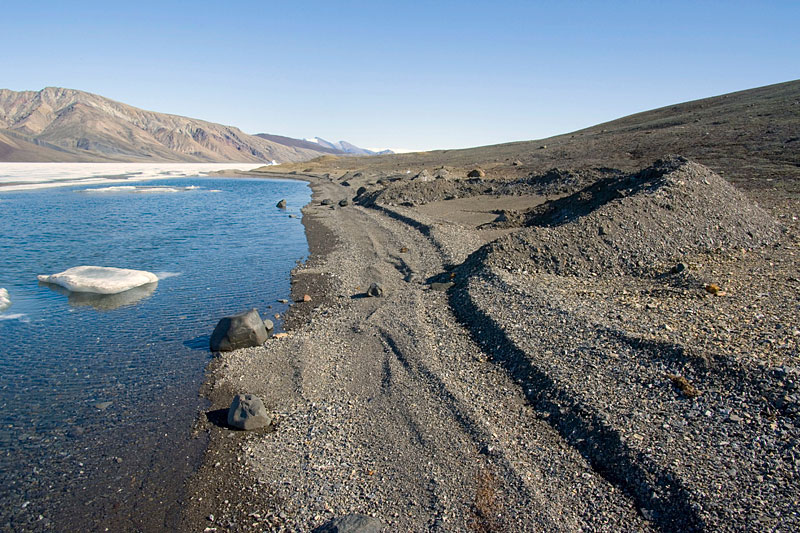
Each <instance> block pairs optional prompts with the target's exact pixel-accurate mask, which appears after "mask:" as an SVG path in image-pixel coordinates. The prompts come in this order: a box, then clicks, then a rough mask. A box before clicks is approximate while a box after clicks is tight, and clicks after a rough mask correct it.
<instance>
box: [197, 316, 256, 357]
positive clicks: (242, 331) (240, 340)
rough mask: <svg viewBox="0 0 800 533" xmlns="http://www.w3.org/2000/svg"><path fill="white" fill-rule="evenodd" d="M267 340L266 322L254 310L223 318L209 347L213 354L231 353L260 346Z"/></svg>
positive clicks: (213, 334) (212, 336) (212, 335)
mask: <svg viewBox="0 0 800 533" xmlns="http://www.w3.org/2000/svg"><path fill="white" fill-rule="evenodd" d="M267 338H268V337H267V330H266V329H265V328H264V321H263V320H261V316H260V315H259V314H258V311H257V310H256V309H255V308H254V309H250V310H249V311H245V312H243V313H239V314H238V315H233V316H226V317H223V318H222V319H221V320H220V321H219V322H218V323H217V327H216V328H214V333H212V334H211V340H210V342H209V345H210V347H211V351H212V352H229V351H231V350H238V349H240V348H249V347H251V346H259V345H261V344H264V341H266V340H267Z"/></svg>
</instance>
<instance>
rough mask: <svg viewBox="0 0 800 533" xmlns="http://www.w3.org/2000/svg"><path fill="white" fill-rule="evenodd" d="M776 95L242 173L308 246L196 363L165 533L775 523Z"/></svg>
mask: <svg viewBox="0 0 800 533" xmlns="http://www.w3.org/2000/svg"><path fill="white" fill-rule="evenodd" d="M798 105H800V82H789V83H785V84H780V85H775V86H770V87H764V88H759V89H754V90H752V91H745V92H742V93H735V94H731V95H725V96H721V97H715V98H710V99H706V100H700V101H697V102H689V103H686V104H680V105H677V106H670V107H668V108H663V109H659V110H654V111H650V112H646V113H641V114H638V115H633V116H631V117H625V118H623V119H620V120H617V121H614V122H610V123H606V124H602V125H598V126H594V127H592V128H587V129H586V130H581V131H578V132H574V133H572V134H566V135H561V136H557V137H553V138H550V139H546V140H544V141H536V142H525V143H510V144H506V145H498V146H494V147H481V148H474V149H467V150H451V151H447V150H445V151H436V152H426V153H417V154H402V155H398V156H381V157H374V158H336V157H323V158H319V159H317V160H314V161H311V162H306V163H299V164H295V165H282V166H281V167H280V168H272V167H264V168H262V169H258V171H257V172H250V173H248V175H250V176H257V175H261V176H269V177H287V178H292V179H305V180H307V181H309V182H310V184H311V187H312V190H313V198H312V202H311V203H310V204H309V205H307V206H306V207H305V208H304V209H303V214H304V216H303V223H304V224H305V227H306V234H307V236H308V239H309V245H310V250H311V257H310V259H309V260H308V262H307V263H305V264H303V265H299V266H298V267H297V268H296V269H295V270H294V272H293V276H292V294H293V300H294V303H293V304H292V305H291V307H290V310H289V312H288V313H287V314H286V316H285V317H281V319H282V320H283V321H284V322H283V323H284V326H285V327H286V329H287V332H288V335H286V336H281V337H280V338H273V339H270V340H268V341H267V342H266V343H265V345H264V346H260V347H256V348H248V349H244V350H238V351H234V352H228V353H224V354H221V355H219V356H218V357H215V359H214V360H213V361H212V363H211V364H210V366H209V368H208V372H207V382H206V384H205V386H204V390H203V392H202V393H203V395H204V396H205V397H207V398H208V399H209V400H210V402H211V404H212V407H211V409H210V410H209V411H208V412H205V413H201V415H200V417H199V418H198V422H197V424H196V428H195V431H196V432H197V434H198V436H201V435H209V436H210V446H209V448H208V450H207V452H206V456H205V460H204V464H203V466H202V467H201V469H200V470H199V471H198V473H197V474H196V476H195V477H194V478H193V479H192V481H191V482H190V484H189V494H188V495H187V499H186V501H185V507H184V513H183V525H184V529H185V530H187V531H204V530H205V531H313V530H315V529H317V528H322V529H318V530H319V531H325V530H326V529H324V527H323V526H324V525H325V524H326V523H329V521H330V520H332V519H336V518H341V517H345V516H349V515H362V516H367V517H374V519H375V520H376V522H374V523H373V524H374V527H372V528H371V529H362V530H361V531H368V530H369V531H374V530H381V529H382V530H383V531H454V532H455V531H564V532H566V531H569V532H572V531H650V530H653V531H664V532H667V531H753V530H756V531H796V530H798V529H800V516H799V515H798V510H800V449H798V442H800V390H798V386H800V364H799V363H800V354H799V353H798V343H800V319H799V318H800V262H799V261H798V254H800V223H799V222H798V213H800V209H798V201H800V172H799V171H798V168H800V143H798V142H797V136H796V132H797V112H796V109H797V106H798ZM665 153H673V154H681V155H682V156H684V157H681V156H665V155H664V154H665ZM556 167H557V168H556ZM368 293H370V294H377V295H378V296H370V295H369V294H368ZM239 393H248V394H255V395H257V396H259V397H260V398H262V399H263V400H264V402H265V403H266V406H267V409H268V411H269V412H270V414H271V415H272V417H273V423H272V424H271V426H270V427H269V428H265V429H262V430H257V431H252V432H243V431H235V430H232V429H230V428H228V427H227V425H226V424H225V419H226V415H227V408H228V406H229V405H230V402H231V399H232V398H233V396H234V395H235V394H239ZM375 524H379V525H375ZM328 530H329V529H328Z"/></svg>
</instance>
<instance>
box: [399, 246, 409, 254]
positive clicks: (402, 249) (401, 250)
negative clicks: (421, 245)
mask: <svg viewBox="0 0 800 533" xmlns="http://www.w3.org/2000/svg"><path fill="white" fill-rule="evenodd" d="M400 253H401V254H405V253H408V248H406V247H405V246H403V247H402V248H400Z"/></svg>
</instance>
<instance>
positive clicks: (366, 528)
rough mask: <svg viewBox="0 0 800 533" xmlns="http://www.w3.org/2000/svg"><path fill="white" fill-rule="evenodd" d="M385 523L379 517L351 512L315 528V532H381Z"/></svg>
mask: <svg viewBox="0 0 800 533" xmlns="http://www.w3.org/2000/svg"><path fill="white" fill-rule="evenodd" d="M382 528H383V524H382V523H381V521H380V520H378V519H377V518H373V517H371V516H367V515H363V514H349V515H345V516H342V517H339V518H334V519H333V520H330V521H329V522H326V523H325V524H323V525H321V526H319V527H318V528H316V529H314V531H313V533H380V531H381V529H382Z"/></svg>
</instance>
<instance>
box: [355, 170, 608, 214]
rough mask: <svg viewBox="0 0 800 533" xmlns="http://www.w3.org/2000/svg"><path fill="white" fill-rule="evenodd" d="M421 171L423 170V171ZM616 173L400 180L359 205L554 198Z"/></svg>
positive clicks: (552, 172) (551, 172) (368, 194)
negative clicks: (488, 197)
mask: <svg viewBox="0 0 800 533" xmlns="http://www.w3.org/2000/svg"><path fill="white" fill-rule="evenodd" d="M423 172H424V171H423ZM621 174H622V173H621V172H620V171H619V170H615V169H607V168H598V169H586V170H579V171H572V170H559V169H557V168H553V169H550V170H548V171H547V172H545V173H544V174H530V175H529V176H527V177H525V178H520V179H516V180H513V181H507V180H493V179H484V178H479V177H476V178H468V179H456V180H453V179H444V178H439V179H435V180H431V181H424V180H420V179H411V180H409V179H405V178H404V179H401V180H397V181H394V182H392V183H390V184H389V185H388V186H387V187H386V188H384V189H379V190H373V191H369V192H366V193H365V194H363V195H362V196H361V197H360V199H359V201H360V203H361V204H362V205H374V204H376V203H380V204H384V205H407V206H415V205H424V204H427V203H430V202H436V201H440V200H452V199H456V198H469V197H472V196H479V195H484V194H488V195H495V196H520V195H537V196H555V195H562V194H569V193H571V192H574V191H577V190H578V189H580V188H581V187H585V186H586V185H587V184H588V183H593V182H595V181H597V180H598V179H601V178H605V177H608V176H615V177H618V176H620V175H621Z"/></svg>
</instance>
